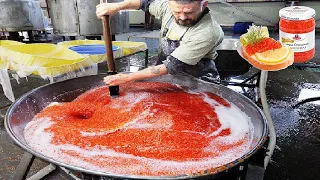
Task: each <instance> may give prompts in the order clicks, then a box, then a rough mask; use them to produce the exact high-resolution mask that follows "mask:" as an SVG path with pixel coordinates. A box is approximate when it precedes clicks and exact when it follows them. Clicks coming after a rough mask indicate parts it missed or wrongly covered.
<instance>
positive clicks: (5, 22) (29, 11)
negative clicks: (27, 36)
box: [0, 0, 46, 32]
mask: <svg viewBox="0 0 320 180" xmlns="http://www.w3.org/2000/svg"><path fill="white" fill-rule="evenodd" d="M0 12H1V13H0V22H1V23H0V31H6V32H16V31H27V30H44V28H45V21H46V19H45V17H44V15H43V12H42V10H41V7H40V4H39V1H35V0H20V1H19V0H15V1H12V0H0Z"/></svg>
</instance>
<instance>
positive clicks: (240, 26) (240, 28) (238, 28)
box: [233, 22, 246, 34]
mask: <svg viewBox="0 0 320 180" xmlns="http://www.w3.org/2000/svg"><path fill="white" fill-rule="evenodd" d="M245 32H246V23H245V22H236V23H235V24H234V26H233V33H234V34H243V33H245Z"/></svg>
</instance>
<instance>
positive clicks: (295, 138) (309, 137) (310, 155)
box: [0, 36, 320, 180]
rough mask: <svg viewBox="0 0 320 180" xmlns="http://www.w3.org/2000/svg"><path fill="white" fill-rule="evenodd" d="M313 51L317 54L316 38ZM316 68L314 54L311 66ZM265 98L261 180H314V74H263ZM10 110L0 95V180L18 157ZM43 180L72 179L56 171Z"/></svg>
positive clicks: (317, 162) (20, 90) (37, 165)
mask: <svg viewBox="0 0 320 180" xmlns="http://www.w3.org/2000/svg"><path fill="white" fill-rule="evenodd" d="M316 46H317V48H316V49H320V38H319V36H317V41H316ZM312 62H314V63H315V64H316V65H320V51H317V52H316V56H315V57H314V59H313V60H312ZM47 83H49V82H48V81H45V80H43V79H41V78H39V77H29V78H28V81H26V80H23V79H21V80H20V84H17V83H16V81H15V80H12V84H13V89H14V93H15V95H16V97H19V96H21V95H23V94H24V93H26V92H28V91H30V90H32V89H34V88H36V87H39V86H41V85H44V84H47ZM266 92H267V98H268V102H269V106H270V112H271V116H272V118H273V122H274V125H275V129H276V134H277V147H276V150H275V152H274V155H273V156H272V161H271V163H270V164H269V166H268V168H267V170H266V172H265V176H264V179H265V180H317V179H319V177H320V110H319V109H320V101H313V102H307V103H303V104H301V105H299V106H297V107H293V106H294V105H295V104H297V103H298V102H301V101H302V100H304V99H306V98H311V97H320V68H319V67H318V68H305V67H303V68H301V67H300V65H296V66H292V67H289V68H288V69H285V70H281V71H276V72H269V73H268V80H267V88H266ZM10 104H11V102H10V101H9V100H7V99H6V98H5V96H4V94H3V92H2V90H0V107H1V108H0V162H1V163H0V180H2V179H3V180H10V179H12V177H13V175H14V173H15V171H16V168H17V166H18V164H19V162H20V159H21V157H22V155H23V153H24V151H23V150H22V149H21V148H19V147H18V146H16V145H15V144H14V143H13V140H12V139H11V138H10V137H9V135H8V134H7V132H6V130H5V128H4V123H3V121H4V116H5V113H6V110H7V108H8V106H9V105H10ZM46 165H48V163H47V162H45V161H42V160H40V159H37V158H36V160H35V162H34V163H33V165H32V167H31V169H30V171H29V174H28V177H30V176H31V175H33V174H35V173H36V172H38V171H39V170H40V169H42V168H43V167H45V166H46ZM44 179H48V180H55V179H57V180H60V179H73V178H71V176H69V175H67V174H66V173H65V172H63V171H62V170H61V169H58V170H56V171H54V172H53V173H51V174H50V175H48V176H46V177H45V178H44Z"/></svg>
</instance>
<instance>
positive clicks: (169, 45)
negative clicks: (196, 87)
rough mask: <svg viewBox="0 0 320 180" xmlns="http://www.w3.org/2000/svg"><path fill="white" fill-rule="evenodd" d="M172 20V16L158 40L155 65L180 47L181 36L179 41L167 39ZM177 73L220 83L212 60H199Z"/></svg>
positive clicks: (186, 65)
mask: <svg viewBox="0 0 320 180" xmlns="http://www.w3.org/2000/svg"><path fill="white" fill-rule="evenodd" d="M173 20H174V17H173V16H172V17H171V18H170V20H169V21H168V23H167V24H166V27H165V29H164V31H163V34H162V38H161V39H160V42H159V51H158V60H157V65H159V64H162V63H163V61H165V60H166V59H167V58H168V56H170V54H171V53H172V52H173V51H174V50H175V49H176V48H178V47H179V46H180V41H181V39H182V37H183V36H181V37H180V39H179V40H171V39H169V38H168V37H167V32H168V29H169V26H170V25H171V23H172V22H173ZM177 63H183V62H177ZM179 73H187V74H189V75H191V76H194V77H196V78H199V79H202V80H204V81H208V82H214V83H219V82H220V76H219V73H218V71H217V68H216V66H215V63H214V60H213V59H201V60H200V61H199V62H198V63H197V64H196V65H188V64H184V65H183V68H182V69H181V72H179Z"/></svg>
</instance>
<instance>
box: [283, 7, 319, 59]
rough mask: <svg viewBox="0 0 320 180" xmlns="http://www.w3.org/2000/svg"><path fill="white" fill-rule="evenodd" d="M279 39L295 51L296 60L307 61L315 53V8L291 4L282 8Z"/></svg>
mask: <svg viewBox="0 0 320 180" xmlns="http://www.w3.org/2000/svg"><path fill="white" fill-rule="evenodd" d="M279 16H280V23H279V26H280V32H279V39H280V42H281V43H282V45H285V46H289V47H290V48H292V49H293V51H294V62H298V63H299V62H306V61H308V60H310V59H312V58H313V56H314V54H315V26H316V22H315V20H314V17H315V10H314V9H312V8H309V7H305V6H291V7H286V8H283V9H281V10H280V12H279Z"/></svg>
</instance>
